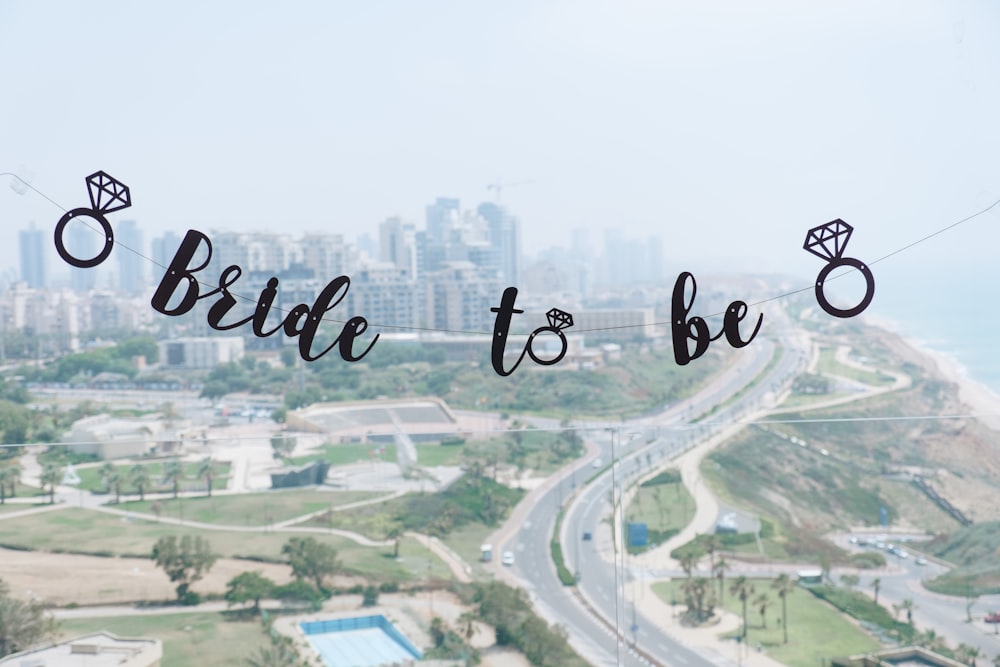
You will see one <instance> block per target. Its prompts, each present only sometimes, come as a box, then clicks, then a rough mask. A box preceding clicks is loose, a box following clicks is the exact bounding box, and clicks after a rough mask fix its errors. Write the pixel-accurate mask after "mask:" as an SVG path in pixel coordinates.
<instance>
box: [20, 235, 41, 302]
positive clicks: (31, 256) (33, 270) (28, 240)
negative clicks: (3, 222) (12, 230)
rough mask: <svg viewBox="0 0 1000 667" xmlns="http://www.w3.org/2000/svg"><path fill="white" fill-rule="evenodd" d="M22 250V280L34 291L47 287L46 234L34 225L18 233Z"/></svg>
mask: <svg viewBox="0 0 1000 667" xmlns="http://www.w3.org/2000/svg"><path fill="white" fill-rule="evenodd" d="M18 241H19V245H20V250H21V280H23V281H24V282H25V283H27V284H28V287H32V288H34V289H44V288H45V287H46V286H47V280H46V272H45V232H43V231H42V230H41V229H35V225H34V223H32V224H31V226H30V227H29V228H28V229H22V230H21V231H20V232H19V233H18Z"/></svg>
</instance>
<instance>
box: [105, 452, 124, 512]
mask: <svg viewBox="0 0 1000 667" xmlns="http://www.w3.org/2000/svg"><path fill="white" fill-rule="evenodd" d="M101 479H102V480H104V488H105V489H106V490H107V492H108V493H111V490H112V489H114V492H115V503H116V504H117V503H120V502H121V500H122V474H121V472H119V471H118V466H116V465H115V464H114V463H111V462H110V461H108V462H107V463H105V464H104V465H102V466H101Z"/></svg>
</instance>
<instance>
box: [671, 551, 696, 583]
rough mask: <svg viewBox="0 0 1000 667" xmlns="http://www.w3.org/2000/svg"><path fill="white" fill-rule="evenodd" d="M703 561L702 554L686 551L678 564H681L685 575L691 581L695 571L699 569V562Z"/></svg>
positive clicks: (678, 560)
mask: <svg viewBox="0 0 1000 667" xmlns="http://www.w3.org/2000/svg"><path fill="white" fill-rule="evenodd" d="M699 560H701V554H699V553H696V552H694V551H693V550H689V551H686V552H685V553H684V554H683V555H681V557H680V558H678V559H677V562H679V563H680V565H681V569H682V570H684V574H686V575H687V578H688V579H690V578H691V575H692V573H693V572H694V569H695V568H696V567H698V561H699Z"/></svg>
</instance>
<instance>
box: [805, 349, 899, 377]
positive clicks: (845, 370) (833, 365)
mask: <svg viewBox="0 0 1000 667" xmlns="http://www.w3.org/2000/svg"><path fill="white" fill-rule="evenodd" d="M817 370H818V371H819V372H820V373H826V374H829V375H838V376H840V377H843V378H847V379H849V380H855V381H856V382H863V383H864V384H867V385H872V386H874V387H880V386H885V385H889V384H892V383H893V382H894V380H893V378H892V376H891V375H886V374H885V373H880V372H878V371H865V370H861V369H860V368H855V367H854V366H848V365H846V364H842V363H840V362H839V361H837V351H836V350H835V349H833V348H832V347H824V348H822V349H820V351H819V363H818V364H817Z"/></svg>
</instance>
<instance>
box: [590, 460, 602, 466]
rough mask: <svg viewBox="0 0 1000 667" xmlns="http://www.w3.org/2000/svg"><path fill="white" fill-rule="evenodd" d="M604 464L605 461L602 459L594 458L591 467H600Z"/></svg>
mask: <svg viewBox="0 0 1000 667" xmlns="http://www.w3.org/2000/svg"><path fill="white" fill-rule="evenodd" d="M602 465H604V462H603V461H601V459H594V462H593V463H591V464H590V467H591V468H600V467H601V466H602Z"/></svg>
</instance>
